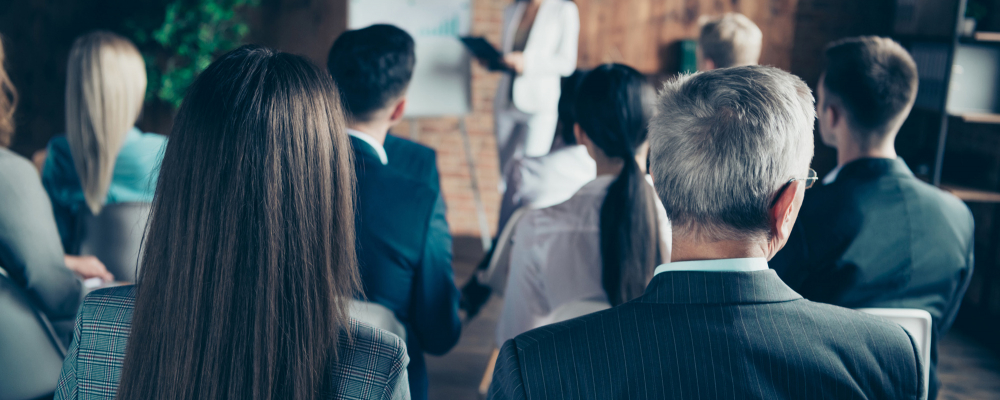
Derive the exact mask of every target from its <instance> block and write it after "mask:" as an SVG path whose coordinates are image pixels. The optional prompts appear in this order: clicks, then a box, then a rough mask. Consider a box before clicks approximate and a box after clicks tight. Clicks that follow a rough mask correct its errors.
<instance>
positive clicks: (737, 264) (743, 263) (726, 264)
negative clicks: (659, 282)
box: [653, 258, 768, 275]
mask: <svg viewBox="0 0 1000 400" xmlns="http://www.w3.org/2000/svg"><path fill="white" fill-rule="evenodd" d="M766 269H768V266H767V259H765V258H726V259H720V260H701V261H678V262H672V263H669V264H663V265H661V266H659V267H656V270H655V271H653V274H654V275H656V274H659V273H661V272H675V271H700V272H751V271H763V270H766Z"/></svg>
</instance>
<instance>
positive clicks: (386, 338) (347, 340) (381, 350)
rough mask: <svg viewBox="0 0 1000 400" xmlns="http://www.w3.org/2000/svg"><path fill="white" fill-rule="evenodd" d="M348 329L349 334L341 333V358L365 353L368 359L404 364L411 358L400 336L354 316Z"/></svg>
mask: <svg viewBox="0 0 1000 400" xmlns="http://www.w3.org/2000/svg"><path fill="white" fill-rule="evenodd" d="M348 329H349V331H350V334H349V335H348V334H345V333H342V334H341V339H342V340H341V341H340V351H341V358H344V357H348V358H352V357H351V356H350V354H363V355H364V356H365V358H366V359H372V358H374V359H379V360H381V361H383V362H384V361H390V362H393V363H401V364H402V365H405V364H406V362H407V360H409V359H408V357H407V356H406V345H405V344H404V343H403V340H402V339H400V338H399V336H396V335H393V334H392V333H389V332H388V331H384V330H382V329H378V328H375V327H373V326H371V325H368V324H365V323H363V322H360V321H358V320H356V319H353V318H352V319H351V320H350V322H349V327H348ZM378 364H382V363H381V362H379V363H378Z"/></svg>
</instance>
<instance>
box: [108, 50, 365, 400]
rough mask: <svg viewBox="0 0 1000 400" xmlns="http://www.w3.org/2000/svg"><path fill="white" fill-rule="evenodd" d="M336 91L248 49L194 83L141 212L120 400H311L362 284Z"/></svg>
mask: <svg viewBox="0 0 1000 400" xmlns="http://www.w3.org/2000/svg"><path fill="white" fill-rule="evenodd" d="M349 146H350V144H349V142H348V139H347V135H346V128H345V125H344V117H343V114H342V111H341V106H340V99H339V98H338V95H337V89H336V87H335V86H334V84H333V81H332V80H331V78H330V75H329V74H327V73H325V72H323V71H321V70H319V69H318V68H317V67H315V66H313V65H312V64H311V63H310V62H309V61H307V60H306V59H304V58H302V57H299V56H295V55H291V54H286V53H277V52H275V51H272V50H268V49H264V48H261V47H254V46H245V47H242V48H239V49H237V50H234V51H232V52H230V53H228V54H226V55H224V56H222V58H221V59H219V60H218V61H216V62H214V63H213V64H212V65H211V66H209V67H208V69H206V70H205V72H203V73H202V74H201V76H199V77H198V79H197V80H196V81H195V83H194V85H193V86H192V87H191V89H190V92H189V93H188V94H187V96H185V98H184V103H183V104H182V105H181V109H180V111H179V113H178V114H177V118H176V122H175V123H174V128H173V131H172V132H171V134H170V141H169V143H168V145H167V149H166V152H165V155H164V157H163V164H162V167H161V170H160V178H159V182H158V183H157V187H156V196H155V197H154V200H153V211H152V214H151V216H150V218H151V220H150V225H149V230H148V236H147V240H146V248H145V251H144V257H143V261H142V268H141V269H140V271H141V272H140V275H139V280H138V285H137V286H136V299H135V309H134V317H133V321H132V331H131V334H130V336H129V339H128V347H127V349H126V352H125V361H124V365H123V367H122V374H121V384H120V386H119V390H118V395H117V398H119V399H194V398H204V399H313V398H318V397H320V395H321V393H323V392H324V391H326V390H329V389H330V388H329V382H328V381H329V379H328V378H327V376H328V372H329V368H330V367H331V365H333V364H332V362H335V360H336V357H337V354H336V353H337V351H336V350H337V345H338V340H340V339H339V335H340V333H341V332H345V331H348V332H349V328H348V325H349V322H348V321H349V317H348V311H347V305H348V302H349V301H350V299H351V297H352V296H353V294H354V293H356V292H357V290H358V286H359V283H358V281H359V278H358V270H357V264H356V258H355V253H354V200H353V196H354V175H353V161H352V156H351V152H350V147H349Z"/></svg>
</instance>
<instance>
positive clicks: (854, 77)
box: [821, 36, 919, 149]
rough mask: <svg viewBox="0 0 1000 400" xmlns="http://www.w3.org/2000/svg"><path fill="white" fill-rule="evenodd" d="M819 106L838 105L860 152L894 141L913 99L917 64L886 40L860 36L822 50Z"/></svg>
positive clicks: (917, 80)
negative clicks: (824, 51)
mask: <svg viewBox="0 0 1000 400" xmlns="http://www.w3.org/2000/svg"><path fill="white" fill-rule="evenodd" d="M825 55H826V66H825V67H826V68H825V69H824V73H823V78H822V85H823V89H824V98H823V102H824V103H825V104H821V106H823V107H826V106H827V105H828V104H830V103H831V102H836V103H838V104H840V105H841V106H842V107H843V109H844V110H845V111H846V112H847V121H848V124H849V126H850V127H851V128H852V129H851V131H852V133H853V134H854V136H855V138H856V139H857V140H858V143H859V144H860V146H861V147H862V148H863V149H864V148H866V147H868V146H871V145H874V144H876V143H879V142H881V141H882V140H884V139H886V138H887V137H890V136H893V137H894V135H895V133H896V131H898V130H899V127H900V126H901V125H902V124H903V121H904V120H905V119H906V116H907V115H908V114H909V113H910V109H911V108H912V107H913V102H914V101H915V100H916V97H917V85H918V82H919V76H918V75H917V64H916V63H915V62H914V61H913V58H912V57H910V53H908V52H907V51H906V49H904V48H903V46H900V45H899V43H896V42H895V41H893V40H892V39H888V38H882V37H876V36H862V37H856V38H848V39H843V40H840V41H836V42H833V43H831V44H830V45H829V46H827V48H826V53H825Z"/></svg>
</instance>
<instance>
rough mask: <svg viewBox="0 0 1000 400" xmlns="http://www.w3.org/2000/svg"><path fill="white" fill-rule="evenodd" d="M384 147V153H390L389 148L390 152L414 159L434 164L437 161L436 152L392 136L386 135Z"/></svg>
mask: <svg viewBox="0 0 1000 400" xmlns="http://www.w3.org/2000/svg"><path fill="white" fill-rule="evenodd" d="M385 147H386V151H390V148H391V149H392V150H395V151H397V152H399V153H403V154H405V155H407V156H409V157H413V158H416V159H420V160H424V161H434V162H436V160H437V152H436V151H434V149H432V148H430V147H428V146H425V145H422V144H420V143H417V142H414V141H412V140H409V139H404V138H401V137H399V136H395V135H392V134H389V135H386V137H385Z"/></svg>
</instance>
